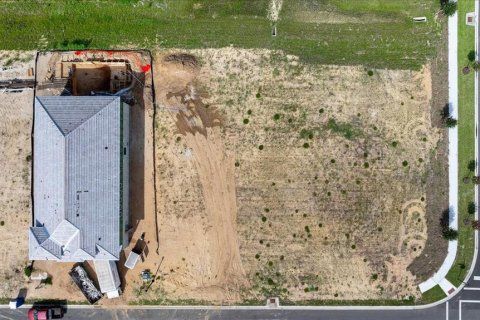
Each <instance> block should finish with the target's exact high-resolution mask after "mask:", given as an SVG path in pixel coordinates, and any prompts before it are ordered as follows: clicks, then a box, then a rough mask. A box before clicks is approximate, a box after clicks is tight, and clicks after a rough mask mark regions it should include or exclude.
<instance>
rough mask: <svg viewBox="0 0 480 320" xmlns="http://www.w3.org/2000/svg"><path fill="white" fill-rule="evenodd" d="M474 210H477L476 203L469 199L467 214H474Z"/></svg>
mask: <svg viewBox="0 0 480 320" xmlns="http://www.w3.org/2000/svg"><path fill="white" fill-rule="evenodd" d="M475 210H477V205H476V204H475V202H473V201H470V202H469V203H468V207H467V211H468V214H475Z"/></svg>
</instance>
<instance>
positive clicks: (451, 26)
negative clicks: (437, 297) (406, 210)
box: [418, 13, 477, 296]
mask: <svg viewBox="0 0 480 320" xmlns="http://www.w3.org/2000/svg"><path fill="white" fill-rule="evenodd" d="M475 28H477V27H475ZM457 50H458V13H455V15H453V16H451V17H449V18H448V100H449V111H450V114H451V116H452V117H453V118H455V119H458V54H457ZM448 184H449V190H448V203H449V211H450V216H449V226H450V228H453V229H455V230H457V229H458V128H457V127H454V128H450V129H449V130H448ZM457 246H458V243H457V241H450V242H449V243H448V253H447V257H446V258H445V260H444V261H443V264H442V266H441V267H440V269H439V270H438V271H437V272H436V273H435V274H434V275H433V276H432V277H431V278H430V279H428V280H427V281H425V282H422V283H420V285H419V286H418V287H419V289H420V291H421V292H422V293H423V292H425V291H427V290H430V289H432V288H433V287H435V286H436V285H437V284H438V285H440V287H441V288H442V289H443V291H444V292H445V294H446V295H447V296H448V295H450V294H451V293H453V292H454V291H455V289H456V288H455V287H454V286H453V285H452V284H451V283H450V282H449V281H448V280H447V279H446V278H445V277H446V275H447V273H448V271H449V270H450V268H451V267H452V266H453V263H454V262H455V256H456V255H457Z"/></svg>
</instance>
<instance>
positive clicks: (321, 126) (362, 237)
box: [137, 48, 441, 303]
mask: <svg viewBox="0 0 480 320" xmlns="http://www.w3.org/2000/svg"><path fill="white" fill-rule="evenodd" d="M171 53H172V52H170V53H161V54H159V55H157V56H156V64H155V65H154V73H155V74H154V80H155V90H156V98H157V104H158V111H157V117H156V122H155V126H156V137H157V138H156V169H157V202H158V219H159V224H160V252H161V255H162V256H164V257H165V259H164V261H163V262H162V265H161V270H162V272H161V276H160V278H159V280H161V281H157V282H156V283H155V284H154V286H153V290H151V291H150V293H142V294H139V292H138V291H137V294H138V299H155V300H160V301H165V300H166V299H171V300H178V299H195V300H208V301H210V302H214V303H238V302H240V301H245V300H250V299H260V300H262V299H264V298H265V297H266V296H269V295H278V296H281V297H283V298H286V299H290V300H308V299H400V298H405V297H407V296H415V297H418V296H419V291H418V289H417V287H416V285H417V284H418V282H419V280H418V279H416V277H415V276H414V275H413V274H412V273H411V272H410V271H408V270H407V267H408V266H409V265H410V263H411V262H412V261H413V260H414V259H415V258H416V257H417V256H419V255H420V254H421V253H422V250H423V248H424V246H425V242H426V238H427V224H426V217H425V207H426V205H425V203H426V188H427V186H426V177H427V173H428V170H429V166H430V159H431V155H432V153H435V148H436V146H437V144H438V142H439V140H440V139H441V129H439V128H437V127H434V126H433V125H432V122H431V118H430V117H431V112H430V111H431V110H430V101H431V99H432V97H431V92H432V90H431V75H430V69H429V67H425V68H424V69H423V70H422V71H421V72H415V71H399V70H397V71H388V70H371V71H370V70H367V69H364V68H362V67H336V66H311V65H304V64H302V63H301V62H299V61H298V59H297V58H296V57H294V56H285V55H284V54H282V53H279V52H271V51H264V50H262V51H258V50H257V51H252V50H237V49H233V48H232V49H219V50H197V51H190V52H188V53H189V54H192V55H194V56H195V57H196V58H192V57H189V56H188V55H181V54H179V53H178V52H173V53H174V55H173V56H172V55H171ZM432 271H433V270H432Z"/></svg>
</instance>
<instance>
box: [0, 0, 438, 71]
mask: <svg viewBox="0 0 480 320" xmlns="http://www.w3.org/2000/svg"><path fill="white" fill-rule="evenodd" d="M269 3H270V1H269V0H229V1H226V0H151V1H147V0H145V1H142V2H139V1H133V0H123V1H119V0H118V1H113V0H112V1H72V0H69V1H60V0H57V1H41V2H40V1H33V0H25V1H2V2H0V39H2V41H1V42H0V48H1V49H20V50H21V49H84V48H148V49H154V48H208V47H224V46H230V45H233V46H235V47H242V48H269V49H282V50H285V51H286V52H287V53H291V54H295V55H298V56H300V57H301V58H302V59H303V60H304V61H307V62H312V63H325V64H349V65H350V64H363V65H366V66H368V67H371V68H395V69H418V68H420V66H421V65H423V64H424V63H425V62H426V61H427V59H428V58H431V57H433V56H434V55H435V49H434V48H435V42H436V39H437V38H438V35H439V32H440V22H439V21H437V20H436V18H435V13H436V12H438V9H439V3H438V1H436V0H404V1H400V0H398V1H397V0H392V1H380V0H355V1H343V0H322V1H316V0H294V1H284V6H283V8H282V11H281V12H280V20H279V21H278V22H277V36H275V37H274V36H272V26H273V22H272V21H270V20H268V18H267V12H268V8H269ZM414 16H426V17H427V18H428V21H427V23H414V22H413V20H412V17H414ZM332 17H333V18H332Z"/></svg>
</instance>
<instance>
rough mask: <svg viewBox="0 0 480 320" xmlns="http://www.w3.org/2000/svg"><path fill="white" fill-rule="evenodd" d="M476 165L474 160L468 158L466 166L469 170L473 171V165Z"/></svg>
mask: <svg viewBox="0 0 480 320" xmlns="http://www.w3.org/2000/svg"><path fill="white" fill-rule="evenodd" d="M476 165H477V164H476V162H475V160H470V161H469V162H468V166H467V167H468V170H469V171H471V172H475V167H476Z"/></svg>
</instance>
